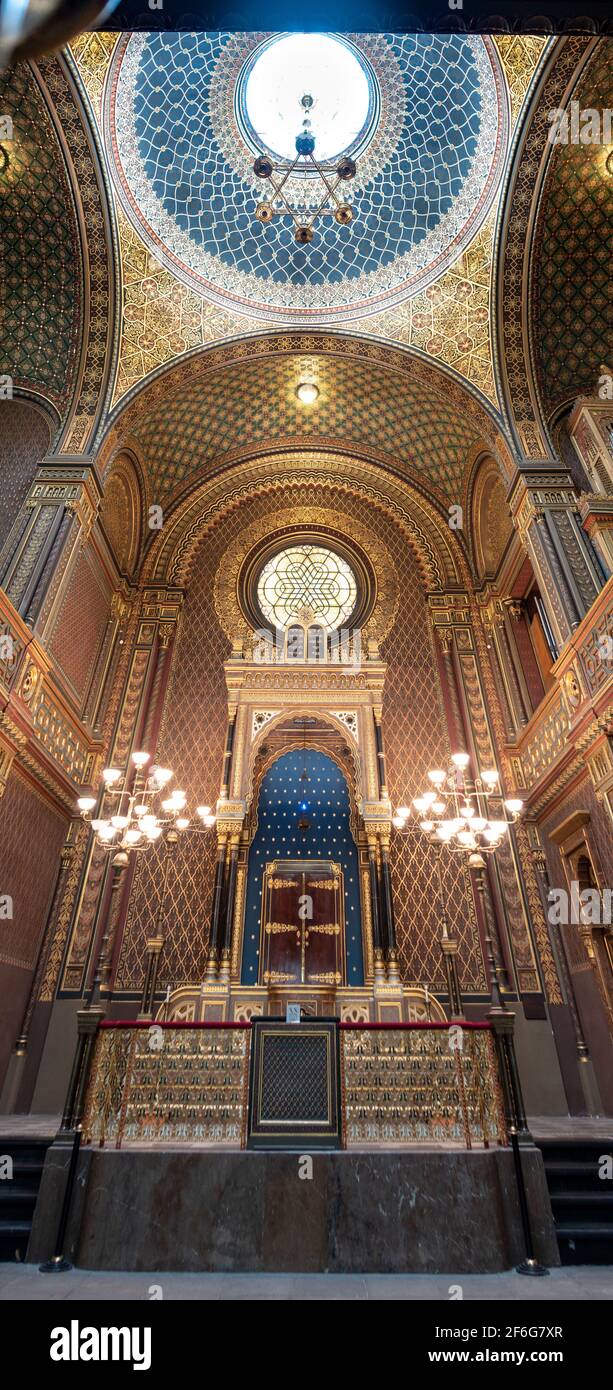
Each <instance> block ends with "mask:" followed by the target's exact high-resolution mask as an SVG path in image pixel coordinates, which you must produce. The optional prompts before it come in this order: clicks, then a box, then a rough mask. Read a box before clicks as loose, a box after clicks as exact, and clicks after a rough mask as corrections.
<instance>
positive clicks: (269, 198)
mask: <svg viewBox="0 0 613 1390" xmlns="http://www.w3.org/2000/svg"><path fill="white" fill-rule="evenodd" d="M300 105H301V107H302V110H303V112H304V116H303V120H302V129H301V131H300V133H299V134H298V135H297V136H296V158H295V159H293V160H290V159H284V160H280V161H279V162H278V163H274V162H273V160H272V159H271V157H270V155H268V154H261V155H258V157H257V159H256V160H255V163H254V165H253V171H254V173H255V174H256V175H257V177H258V178H259V179H265V180H266V181H267V182H268V183H269V184H270V186H271V189H272V192H271V193H270V194H265V195H264V197H263V198H262V199H261V201H260V202H259V203H258V205H257V207H256V210H255V215H256V217H257V219H258V222H262V223H263V225H264V226H267V225H269V224H270V223H271V222H272V221H274V218H275V217H278V216H281V217H289V218H291V220H292V222H293V223H294V227H295V231H294V236H295V239H296V241H297V242H298V245H299V246H308V245H309V243H310V242H311V241H312V240H313V235H314V233H313V227H314V224H315V222H316V220H317V218H318V217H333V218H334V221H335V222H337V223H338V225H339V227H347V226H349V223H350V222H352V221H353V208H352V206H351V203H348V202H347V201H346V200H345V198H344V196H342V190H343V186H344V185H345V184H346V183H349V182H350V181H351V179H354V178H355V175H356V164H355V160H353V159H351V158H350V156H349V155H343V156H342V158H341V159H340V160H339V161H338V163H336V164H333V163H324V162H322V163H319V161H318V160H316V158H315V153H314V151H315V136H314V134H313V131H312V129H311V119H310V112H311V110H312V107H313V105H314V98H313V97H312V96H311V94H310V92H304V94H303V95H302V96H301V98H300ZM312 171H315V173H316V174H318V176H319V180H320V182H321V185H322V194H321V195H320V194H318V196H317V198H315V199H312V201H311V205H309V202H308V200H307V199H306V198H305V199H303V200H302V201H301V200H299V199H296V198H295V196H294V194H295V185H294V184H292V183H291V180H292V176H293V175H295V174H298V175H299V176H300V175H302V176H303V177H304V175H305V174H307V173H310V172H312ZM339 189H340V190H341V193H340V194H339Z"/></svg>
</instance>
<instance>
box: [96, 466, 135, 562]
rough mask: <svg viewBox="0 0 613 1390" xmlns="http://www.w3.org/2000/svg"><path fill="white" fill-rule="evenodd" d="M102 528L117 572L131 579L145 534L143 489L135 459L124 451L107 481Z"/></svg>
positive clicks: (108, 475)
mask: <svg viewBox="0 0 613 1390" xmlns="http://www.w3.org/2000/svg"><path fill="white" fill-rule="evenodd" d="M99 520H100V525H101V527H102V530H103V531H104V534H105V536H106V539H107V541H108V543H109V545H110V547H111V550H112V552H113V556H114V558H115V562H116V564H117V568H118V569H119V571H120V573H121V574H123V575H124V576H125V577H126V578H127V579H131V578H132V577H133V575H134V572H135V570H136V567H137V562H138V558H139V555H140V549H141V543H142V532H143V488H142V480H141V477H140V470H139V467H138V464H137V461H136V459H135V458H134V456H133V455H132V454H131V453H130V452H129V451H128V450H123V451H122V452H121V453H119V454H118V455H117V456H116V458H115V459H114V460H113V462H112V464H111V466H110V469H109V472H108V473H107V476H106V478H105V480H104V497H103V501H102V507H101V510H100V518H99Z"/></svg>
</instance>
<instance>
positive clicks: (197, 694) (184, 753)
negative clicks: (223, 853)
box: [118, 483, 483, 990]
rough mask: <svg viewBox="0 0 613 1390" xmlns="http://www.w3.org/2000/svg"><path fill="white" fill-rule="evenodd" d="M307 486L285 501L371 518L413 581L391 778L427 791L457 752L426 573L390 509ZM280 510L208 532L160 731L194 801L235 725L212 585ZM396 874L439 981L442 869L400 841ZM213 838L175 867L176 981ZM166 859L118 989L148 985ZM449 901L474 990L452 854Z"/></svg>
mask: <svg viewBox="0 0 613 1390" xmlns="http://www.w3.org/2000/svg"><path fill="white" fill-rule="evenodd" d="M325 503H326V505H325V506H322V493H321V491H320V489H318V488H317V486H315V485H313V484H310V483H308V484H307V485H306V486H304V487H299V488H298V487H293V488H288V489H287V492H286V493H284V497H283V509H284V511H285V510H286V509H287V510H289V509H290V508H291V507H292V506H295V507H297V508H303V507H309V506H310V507H315V508H317V507H318V508H319V509H320V512H321V521H322V524H323V525H325V524H326V518H327V515H328V513H329V511H332V510H334V511H336V510H338V511H342V512H343V513H344V515H345V516H346V518H347V528H346V536H347V538H350V537H351V527H352V520H353V519H355V520H356V521H360V522H361V523H362V524H366V525H368V526H369V528H371V530H373V531H374V532H375V533H376V534H377V535H378V536H380V538H381V540H382V542H383V543H384V545H385V546H386V547H387V548H388V550H389V551H390V553H391V554H392V555H393V557H394V559H395V562H396V566H397V570H398V576H399V579H400V582H401V585H402V593H403V604H402V611H401V616H400V618H399V621H398V623H397V626H396V629H395V630H394V632H393V633H392V634H391V635H390V637H389V638H388V640H387V643H386V646H385V652H384V655H385V658H386V660H387V662H388V663H389V669H388V694H387V697H386V703H385V708H384V726H385V737H386V746H387V755H388V763H389V781H390V783H391V788H392V796H393V797H394V799H395V800H399V799H400V797H402V798H404V797H405V796H407V795H409V796H410V795H413V794H417V788H418V786H419V785H420V783H421V781H422V780H423V777H424V776H425V773H426V771H427V769H428V767H430V766H432V763H433V760H434V761H436V762H438V761H440V759H441V757H444V754H445V750H446V748H447V742H446V734H445V727H444V720H443V713H442V708H441V702H440V692H439V688H438V677H437V673H436V670H435V667H434V664H433V653H432V648H431V645H430V638H429V629H428V622H427V614H426V605H425V598H424V593H423V587H422V581H421V578H420V575H419V571H418V568H417V563H416V561H415V560H414V559H413V556H412V552H410V550H409V548H408V543H407V540H406V538H405V536H404V535H403V534H402V533H401V532H400V531H399V530H398V528H397V527H396V526H395V525H394V523H393V522H391V521H390V520H389V519H388V518H387V517H385V515H383V514H381V513H379V512H378V511H377V510H376V509H374V508H367V507H366V504H365V503H364V502H363V501H362V500H360V499H358V498H353V497H351V496H348V495H347V494H346V493H341V492H340V490H335V489H330V490H329V491H326V494H325ZM269 514H270V500H269V499H267V498H266V497H260V498H255V499H251V500H250V501H248V502H246V503H244V504H243V505H242V506H241V507H239V508H237V510H236V512H234V513H233V514H231V515H230V516H228V517H226V519H225V520H224V522H223V523H221V524H220V525H219V526H218V527H217V528H215V529H214V530H213V531H212V532H211V533H210V534H209V535H208V536H207V537H206V539H205V541H204V543H203V545H202V547H201V548H200V550H199V552H198V555H197V557H196V560H195V564H194V570H193V573H192V578H191V583H190V584H189V587H188V595H187V599H186V603H185V607H184V611H183V615H182V618H181V629H180V633H179V637H178V644H177V650H176V653H175V658H174V667H173V674H172V677H171V683H170V687H169V690H168V694H167V697H166V702H165V713H164V720H163V725H162V730H161V735H160V743H159V749H158V752H159V756H160V759H161V760H162V761H163V762H165V763H167V764H168V766H169V767H172V768H173V769H174V770H175V773H176V779H177V783H178V785H179V786H182V787H184V789H185V791H186V792H187V795H188V800H189V802H190V804H191V805H192V806H193V805H196V804H198V803H200V802H202V801H204V802H209V803H214V801H215V799H216V797H217V795H218V793H219V784H220V779H221V770H222V761H223V748H224V737H225V721H226V692H225V682H224V675H223V662H224V660H225V659H226V657H227V655H228V651H229V644H228V641H227V639H226V638H225V636H224V635H223V634H222V632H221V629H220V626H219V622H218V619H217V616H216V614H215V610H214V607H213V582H214V576H215V573H216V570H217V567H218V565H219V564H220V563H221V562H222V560H223V557H224V555H225V554H227V553H231V551H232V546H233V543H234V540H235V537H236V536H237V535H238V533H239V532H241V531H242V530H243V528H244V527H245V526H248V525H249V524H250V523H254V524H255V523H256V522H258V521H259V520H260V518H262V517H265V516H267V515H269ZM394 844H395V849H394V856H395V862H394V875H395V880H394V881H395V886H396V898H397V903H398V936H399V944H400V954H401V964H402V970H403V975H404V977H405V978H406V979H407V980H409V979H411V980H417V981H419V982H420V983H421V982H422V981H424V980H426V981H429V982H433V981H439V980H440V978H441V972H440V962H439V954H440V953H439V949H438V945H437V937H438V930H439V928H438V919H437V915H436V906H435V904H436V901H437V889H436V886H435V877H434V874H435V866H434V864H433V863H431V862H430V861H429V858H428V854H427V853H426V850H425V848H424V846H423V845H421V844H418V845H417V846H415V847H413V846H412V847H411V848H409V846H408V844H407V842H406V841H402V842H400V841H398V840H396V841H395V842H394ZM214 853H215V847H214V837H211V839H206V840H205V839H202V838H200V837H199V838H197V839H196V838H194V839H193V840H192V841H191V842H189V841H186V842H185V844H184V848H182V849H181V860H180V862H179V861H177V862H176V865H175V866H171V868H170V872H169V883H168V889H167V893H166V896H165V899H164V902H163V904H162V914H161V922H162V924H163V926H164V928H165V931H166V934H167V938H168V944H167V946H166V949H165V953H164V956H163V960H162V966H161V971H160V978H161V979H163V980H164V981H168V982H169V983H171V984H175V983H179V982H183V981H186V980H191V981H196V980H199V979H202V977H203V972H204V965H205V958H206V941H207V935H208V922H209V912H210V903H211V894H212V884H213V871H214ZM162 873H163V870H162V866H161V864H160V862H159V860H156V859H155V858H154V857H153V856H152V857H151V858H150V859H148V860H147V862H146V863H145V862H144V861H142V860H141V862H140V864H139V867H138V872H137V877H136V880H135V884H134V888H133V891H132V895H131V900H130V908H129V913H128V921H127V926H126V931H125V934H124V945H123V950H122V957H121V961H120V967H119V977H118V988H120V989H124V990H140V988H141V986H142V979H143V962H144V943H145V940H146V937H147V935H148V934H149V933H150V932H151V931H152V929H153V927H154V926H155V923H156V920H157V914H158V911H159V907H160V900H161V893H162ZM445 884H446V893H447V897H448V902H447V908H448V912H449V916H450V919H451V921H452V924H453V926H454V928H455V930H456V931H457V934H458V936H459V937H460V939H461V968H462V972H463V980H464V985H465V988H467V989H478V988H480V987H481V986H482V984H483V978H482V967H481V965H480V953H479V947H478V941H477V936H476V924H475V919H474V915H473V913H472V911H471V903H472V898H471V895H470V892H469V889H468V888H467V885H466V882H465V880H464V878H463V876H462V871H461V870H460V869H459V868H458V867H456V863H455V861H453V864H452V866H451V867H450V870H449V872H448V873H447V875H446V879H445Z"/></svg>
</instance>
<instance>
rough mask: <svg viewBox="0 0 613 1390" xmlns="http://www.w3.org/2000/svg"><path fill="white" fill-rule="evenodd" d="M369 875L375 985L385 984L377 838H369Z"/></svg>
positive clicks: (372, 836) (371, 836) (374, 836)
mask: <svg viewBox="0 0 613 1390" xmlns="http://www.w3.org/2000/svg"><path fill="white" fill-rule="evenodd" d="M368 874H369V879H370V907H371V912H372V934H373V945H374V952H375V984H383V983H384V982H385V966H384V963H383V937H382V932H381V915H380V911H379V868H378V864H377V837H376V835H369V836H368Z"/></svg>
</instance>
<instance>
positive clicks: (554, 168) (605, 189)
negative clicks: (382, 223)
mask: <svg viewBox="0 0 613 1390" xmlns="http://www.w3.org/2000/svg"><path fill="white" fill-rule="evenodd" d="M572 96H573V100H574V101H577V102H578V103H579V105H580V108H581V109H582V110H584V109H587V108H591V109H595V110H596V111H597V112H599V113H600V114H601V115H602V112H603V110H604V109H605V108H609V109H611V108H612V107H613V66H612V63H611V44H610V41H608V40H607V39H603V40H601V42H600V43H599V45H598V46H597V48H596V52H595V55H594V57H593V58H592V59H591V62H590V63H589V65H588V67H587V69H586V71H585V74H584V75H583V76H582V78H581V80H580V83H579V85H578V87H577V89H576V90H574V91H573V93H572ZM610 151H611V146H610V145H603V144H585V145H584V144H582V143H568V144H566V145H564V144H559V145H555V146H554V147H553V152H552V155H551V159H550V162H549V168H548V172H547V177H546V180H545V187H544V190H543V194H542V198H541V205H540V213H539V220H538V224H537V230H536V234H535V243H534V253H533V254H534V261H533V269H532V286H533V298H532V339H533V345H534V351H535V355H536V367H537V376H538V383H539V388H540V391H541V395H542V399H543V403H544V406H545V413H546V415H547V416H548V417H549V416H550V415H551V413H552V412H553V410H554V409H556V408H557V407H559V406H560V405H562V404H563V402H565V401H574V400H575V399H576V397H577V396H579V395H581V394H586V395H593V394H594V393H595V390H596V386H597V381H598V376H599V368H600V366H601V364H602V363H605V364H607V363H610V361H611V355H612V352H613V295H612V294H611V246H612V245H613V177H612V175H611V174H610V173H608V172H607V170H606V168H605V162H606V159H607V156H608V155H609V154H610Z"/></svg>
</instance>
